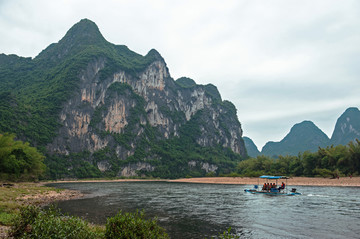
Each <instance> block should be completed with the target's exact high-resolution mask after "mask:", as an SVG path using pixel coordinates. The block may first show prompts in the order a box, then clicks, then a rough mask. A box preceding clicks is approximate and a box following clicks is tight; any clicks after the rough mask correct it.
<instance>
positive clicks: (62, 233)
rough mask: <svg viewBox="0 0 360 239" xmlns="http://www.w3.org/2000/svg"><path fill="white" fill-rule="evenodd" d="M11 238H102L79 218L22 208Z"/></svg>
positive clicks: (53, 209)
mask: <svg viewBox="0 0 360 239" xmlns="http://www.w3.org/2000/svg"><path fill="white" fill-rule="evenodd" d="M10 236H12V237H14V238H69V239H70V238H73V239H83V238H89V239H91V238H100V237H102V236H101V235H100V234H99V233H95V232H94V231H92V230H91V228H90V227H89V225H88V223H87V222H85V221H83V220H81V219H80V218H77V217H72V216H64V215H62V214H61V213H60V211H59V210H58V209H55V208H50V209H48V210H41V209H39V208H38V207H34V206H28V207H25V208H22V209H21V210H20V213H19V215H18V216H16V217H15V218H14V221H13V226H12V227H11V230H10Z"/></svg>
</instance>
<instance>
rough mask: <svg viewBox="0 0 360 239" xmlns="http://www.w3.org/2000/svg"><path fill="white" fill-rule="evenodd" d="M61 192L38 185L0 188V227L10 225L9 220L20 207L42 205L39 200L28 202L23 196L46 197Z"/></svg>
mask: <svg viewBox="0 0 360 239" xmlns="http://www.w3.org/2000/svg"><path fill="white" fill-rule="evenodd" d="M0 184H1V185H2V183H0ZM61 191H62V189H57V188H52V187H46V186H44V185H43V184H40V183H15V184H14V186H11V187H8V186H5V187H0V225H6V226H8V225H10V221H11V219H12V218H13V216H14V215H15V214H16V213H17V212H18V211H19V208H20V207H22V206H24V205H28V204H35V205H36V204H40V203H42V199H41V198H37V199H32V200H28V199H24V197H25V196H35V195H46V194H49V193H50V192H56V193H59V192H61Z"/></svg>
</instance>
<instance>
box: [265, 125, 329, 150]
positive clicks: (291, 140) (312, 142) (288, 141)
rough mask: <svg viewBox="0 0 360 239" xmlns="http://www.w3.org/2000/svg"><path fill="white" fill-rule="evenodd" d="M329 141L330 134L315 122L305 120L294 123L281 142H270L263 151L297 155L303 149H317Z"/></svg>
mask: <svg viewBox="0 0 360 239" xmlns="http://www.w3.org/2000/svg"><path fill="white" fill-rule="evenodd" d="M328 143H329V138H328V136H327V135H326V134H325V133H324V132H323V131H321V130H320V129H319V128H318V127H317V126H316V125H315V124H314V123H313V122H311V121H303V122H301V123H299V124H296V125H294V126H293V127H292V128H291V130H290V133H288V134H287V135H286V136H285V138H284V139H283V140H281V141H280V142H268V143H266V145H265V146H264V147H263V149H262V151H261V153H262V154H264V155H268V156H278V155H297V154H298V153H299V152H303V151H307V150H309V151H312V152H314V151H316V150H317V149H318V147H319V146H320V147H325V146H327V145H328Z"/></svg>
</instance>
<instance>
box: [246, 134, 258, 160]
mask: <svg viewBox="0 0 360 239" xmlns="http://www.w3.org/2000/svg"><path fill="white" fill-rule="evenodd" d="M243 139H244V143H245V148H246V151H247V154H248V155H249V156H250V157H256V156H258V155H260V151H259V150H258V148H257V147H256V145H255V143H254V142H253V141H252V140H251V139H250V138H248V137H245V136H244V137H243Z"/></svg>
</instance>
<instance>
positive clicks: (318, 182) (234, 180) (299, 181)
mask: <svg viewBox="0 0 360 239" xmlns="http://www.w3.org/2000/svg"><path fill="white" fill-rule="evenodd" d="M75 182H84V183H95V182H174V183H176V182H181V183H209V184H239V185H248V184H258V182H259V183H262V182H263V180H260V181H259V180H258V178H250V177H204V178H180V179H109V180H106V179H100V180H96V179H94V180H66V181H54V182H48V183H75ZM288 185H293V186H333V187H360V177H352V178H350V177H340V178H339V179H336V178H335V179H332V178H309V177H291V178H290V179H288Z"/></svg>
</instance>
